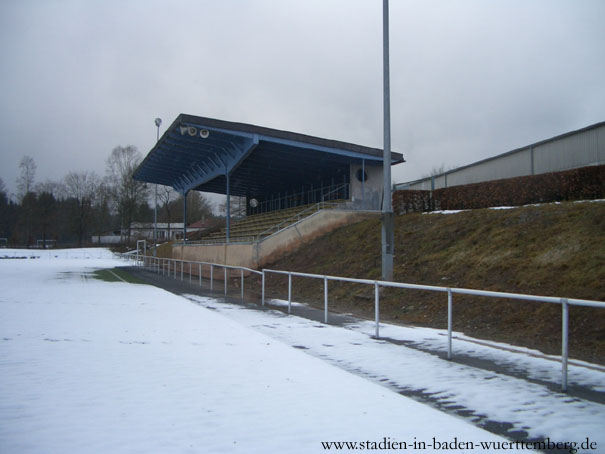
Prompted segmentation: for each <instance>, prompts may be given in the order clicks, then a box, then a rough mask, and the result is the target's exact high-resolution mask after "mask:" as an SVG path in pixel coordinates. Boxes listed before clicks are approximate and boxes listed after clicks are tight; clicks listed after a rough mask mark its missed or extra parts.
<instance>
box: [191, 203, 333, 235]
mask: <svg viewBox="0 0 605 454" xmlns="http://www.w3.org/2000/svg"><path fill="white" fill-rule="evenodd" d="M343 202H344V200H333V201H330V202H323V203H314V204H310V205H303V206H297V207H293V208H287V209H284V210H277V211H269V212H267V213H261V214H256V215H252V216H247V217H245V218H243V219H240V220H238V221H236V222H233V223H232V224H231V228H230V231H229V242H231V243H244V242H246V243H248V242H255V241H260V240H262V239H263V238H266V237H268V236H270V235H272V234H274V233H276V232H278V231H280V230H282V229H285V228H286V227H288V226H290V225H292V224H294V223H296V222H299V221H300V220H302V219H304V218H306V217H308V216H310V215H312V214H313V213H316V212H317V211H319V210H323V209H330V208H335V207H338V206H340V205H341V204H342V203H343ZM226 238H227V229H226V228H223V229H221V230H220V231H218V232H214V233H211V234H209V235H207V236H204V237H202V238H201V239H200V240H199V241H192V242H189V243H190V244H219V243H225V242H226Z"/></svg>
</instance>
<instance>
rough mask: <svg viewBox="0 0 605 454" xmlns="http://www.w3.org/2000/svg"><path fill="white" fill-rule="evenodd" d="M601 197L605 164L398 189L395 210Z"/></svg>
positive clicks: (404, 211)
mask: <svg viewBox="0 0 605 454" xmlns="http://www.w3.org/2000/svg"><path fill="white" fill-rule="evenodd" d="M600 198H605V165H601V166H590V167H582V168H579V169H573V170H567V171H564V172H556V173H545V174H541V175H530V176H525V177H515V178H507V179H504V180H495V181H486V182H482V183H473V184H466V185H460V186H453V187H450V188H443V189H436V190H434V191H417V190H414V191H406V190H402V191H396V192H395V193H394V194H393V211H394V212H395V213H397V214H404V213H408V212H412V211H432V210H465V209H474V208H487V207H493V206H517V205H527V204H531V203H544V202H558V201H562V200H587V199H600Z"/></svg>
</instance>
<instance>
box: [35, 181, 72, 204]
mask: <svg viewBox="0 0 605 454" xmlns="http://www.w3.org/2000/svg"><path fill="white" fill-rule="evenodd" d="M34 187H35V192H36V193H37V194H42V193H44V192H46V193H48V194H52V196H53V197H54V198H55V200H62V199H64V198H65V195H66V189H65V185H64V184H63V183H61V182H60V181H53V180H49V179H47V180H46V181H44V182H43V183H37V184H36V185H35V186H34Z"/></svg>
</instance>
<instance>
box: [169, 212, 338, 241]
mask: <svg viewBox="0 0 605 454" xmlns="http://www.w3.org/2000/svg"><path fill="white" fill-rule="evenodd" d="M340 205H342V203H339V202H318V203H316V204H314V205H311V206H310V207H306V208H305V209H303V210H301V211H299V212H297V213H296V214H293V215H292V216H290V217H288V218H286V219H284V220H283V221H281V222H279V223H277V224H275V225H272V226H271V227H269V228H268V229H265V230H263V231H262V232H260V233H257V234H255V235H237V234H233V235H232V236H231V237H230V238H229V242H230V243H254V242H257V241H261V240H263V239H264V238H265V237H268V236H271V235H275V234H276V233H279V232H281V231H282V230H285V229H286V228H288V227H290V226H291V225H293V224H295V223H296V222H298V221H300V220H301V219H303V218H305V217H308V216H310V215H311V214H313V213H314V212H317V211H321V210H323V209H325V208H327V207H331V208H334V207H337V206H340ZM175 244H188V245H192V244H225V238H208V239H202V240H196V241H187V243H175Z"/></svg>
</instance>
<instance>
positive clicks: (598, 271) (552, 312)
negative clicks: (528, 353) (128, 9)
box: [267, 202, 605, 364]
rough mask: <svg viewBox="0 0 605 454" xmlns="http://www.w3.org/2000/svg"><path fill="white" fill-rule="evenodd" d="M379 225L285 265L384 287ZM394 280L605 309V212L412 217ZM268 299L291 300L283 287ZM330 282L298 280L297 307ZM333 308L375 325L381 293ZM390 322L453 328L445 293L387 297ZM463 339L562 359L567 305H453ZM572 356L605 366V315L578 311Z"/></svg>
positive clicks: (309, 248)
mask: <svg viewBox="0 0 605 454" xmlns="http://www.w3.org/2000/svg"><path fill="white" fill-rule="evenodd" d="M380 232H381V229H380V221H379V220H377V219H376V220H369V221H364V222H360V223H357V224H353V225H349V226H346V227H343V228H341V229H339V230H336V231H334V232H332V233H329V234H327V235H325V236H323V237H321V238H319V239H317V240H315V241H313V242H310V243H308V244H305V245H303V246H302V247H301V248H300V249H299V250H298V251H297V252H296V253H294V254H291V255H289V256H287V257H284V258H283V259H281V260H279V261H277V262H276V263H274V264H271V265H270V266H267V268H270V267H275V268H277V269H285V270H292V271H303V272H309V273H319V274H331V275H337V276H348V277H358V278H370V279H379V278H380V275H381V258H380ZM395 242H396V249H395V254H396V255H395V267H394V268H395V269H394V274H395V280H396V281H399V282H409V283H418V284H431V285H439V286H448V287H464V288H476V289H485V290H495V291H506V292H516V293H528V294H536V295H548V296H558V297H570V298H586V299H593V300H599V301H605V266H604V265H605V203H604V202H583V203H561V204H548V205H542V206H527V207H520V208H514V209H508V210H494V209H481V210H471V211H463V212H460V213H457V214H448V215H445V214H420V213H416V214H408V215H404V216H398V217H396V221H395ZM268 288H269V291H270V292H271V293H272V294H273V295H275V296H280V297H282V298H283V297H284V295H287V282H286V280H285V278H284V277H280V276H275V275H273V276H271V277H270V278H269V280H268ZM322 292H323V290H322V282H321V281H319V280H310V279H304V278H294V279H293V297H294V298H296V299H297V300H298V301H305V302H308V303H311V304H318V303H319V302H321V301H323V293H322ZM329 298H330V305H331V307H332V308H334V309H336V310H340V311H345V312H352V313H355V314H358V315H361V316H365V317H368V318H371V317H373V310H374V308H373V288H371V287H369V286H360V285H355V284H347V283H330V287H329ZM381 316H382V319H383V320H385V321H386V320H388V321H392V322H400V323H408V324H416V325H422V326H431V327H439V328H445V327H446V325H447V297H446V295H445V294H442V293H435V292H424V291H413V290H396V289H385V292H384V294H383V296H382V297H381ZM454 329H455V330H459V331H463V332H464V333H465V334H468V335H471V336H476V337H480V338H485V339H491V340H498V341H505V342H509V343H513V344H516V345H524V346H528V347H531V348H537V349H540V350H542V351H544V352H546V353H552V354H560V351H561V337H560V336H561V334H560V333H561V308H560V306H559V305H554V304H547V303H533V302H524V301H509V300H501V299H487V298H480V297H472V296H459V295H455V297H454ZM569 339H570V355H571V356H572V357H575V358H578V359H584V360H587V361H592V362H598V363H601V364H605V310H603V309H601V310H599V309H593V308H583V307H577V306H573V307H571V308H570V334H569Z"/></svg>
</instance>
